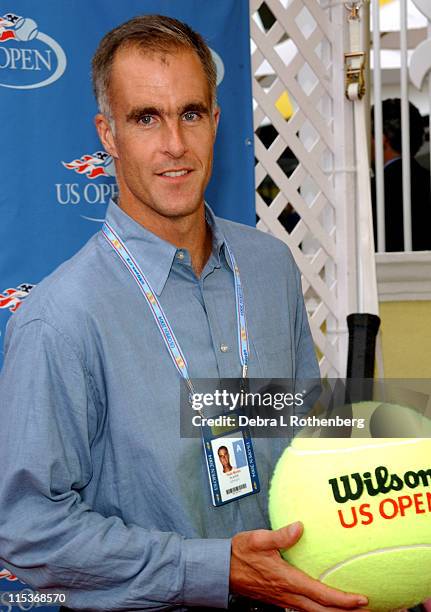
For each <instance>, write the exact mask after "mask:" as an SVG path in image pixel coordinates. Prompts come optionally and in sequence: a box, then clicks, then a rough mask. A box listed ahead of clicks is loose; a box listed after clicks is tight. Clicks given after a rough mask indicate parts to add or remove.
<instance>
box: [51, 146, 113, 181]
mask: <svg viewBox="0 0 431 612" xmlns="http://www.w3.org/2000/svg"><path fill="white" fill-rule="evenodd" d="M61 163H62V164H63V166H64V167H65V168H67V169H68V170H74V171H75V172H77V173H78V174H84V175H85V176H86V177H87V178H88V179H95V178H97V177H98V176H115V166H114V160H113V159H112V157H111V155H109V153H106V151H96V153H93V154H92V155H83V156H82V157H81V158H80V159H75V160H73V161H71V162H68V163H66V162H61Z"/></svg>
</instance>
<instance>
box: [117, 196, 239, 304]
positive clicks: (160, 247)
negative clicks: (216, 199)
mask: <svg viewBox="0 0 431 612" xmlns="http://www.w3.org/2000/svg"><path fill="white" fill-rule="evenodd" d="M205 218H206V221H207V223H208V225H209V227H210V229H211V233H212V256H214V257H215V258H216V262H217V264H218V265H220V256H221V251H222V248H223V246H224V244H225V239H224V236H223V232H222V230H221V228H220V223H219V221H218V219H217V217H216V216H215V215H214V213H213V211H212V210H211V208H210V207H209V206H208V204H207V203H205ZM105 219H106V222H107V223H109V225H110V226H111V227H112V228H113V229H114V230H115V231H116V232H117V234H118V235H119V237H120V238H121V240H122V241H123V242H124V243H125V244H126V246H127V248H128V249H129V250H130V252H131V254H132V255H133V257H134V258H135V259H136V261H137V262H138V264H139V265H140V267H141V268H142V271H143V272H144V274H145V276H146V277H147V280H148V282H149V284H150V285H151V287H152V289H153V291H155V293H156V294H157V295H160V294H161V293H162V291H163V288H164V286H165V284H166V281H167V279H168V276H169V273H170V271H171V268H172V263H173V261H174V257H175V255H176V253H177V250H178V249H177V247H175V246H174V245H173V244H171V243H169V242H166V240H162V238H159V237H158V236H156V235H155V234H153V233H152V232H150V231H149V230H147V229H146V228H145V227H143V226H142V225H140V223H138V222H137V221H134V220H133V219H132V218H131V217H130V216H129V215H128V214H127V213H125V212H124V210H123V209H122V208H120V207H119V206H118V205H117V204H116V202H115V201H114V200H111V201H110V202H109V205H108V208H107V211H106V217H105ZM226 261H227V262H228V264H229V266H231V264H230V260H229V257H226Z"/></svg>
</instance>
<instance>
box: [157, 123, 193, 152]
mask: <svg viewBox="0 0 431 612" xmlns="http://www.w3.org/2000/svg"><path fill="white" fill-rule="evenodd" d="M164 132H165V134H164V142H163V145H164V149H165V153H166V154H167V155H170V156H171V157H175V158H180V157H182V156H183V155H184V153H185V151H186V148H187V147H186V142H185V135H184V131H183V127H182V125H181V122H180V121H172V122H169V123H167V124H166V126H165V130H164Z"/></svg>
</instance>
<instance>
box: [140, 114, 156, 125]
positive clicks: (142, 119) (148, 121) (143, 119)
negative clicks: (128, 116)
mask: <svg viewBox="0 0 431 612" xmlns="http://www.w3.org/2000/svg"><path fill="white" fill-rule="evenodd" d="M153 119H154V118H153V116H152V115H143V116H142V117H140V118H139V123H142V125H151V124H152V122H153Z"/></svg>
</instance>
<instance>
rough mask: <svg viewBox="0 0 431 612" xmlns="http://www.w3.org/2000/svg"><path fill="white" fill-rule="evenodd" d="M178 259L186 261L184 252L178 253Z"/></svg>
mask: <svg viewBox="0 0 431 612" xmlns="http://www.w3.org/2000/svg"><path fill="white" fill-rule="evenodd" d="M177 259H179V260H180V261H182V260H183V259H184V251H178V253H177Z"/></svg>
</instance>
